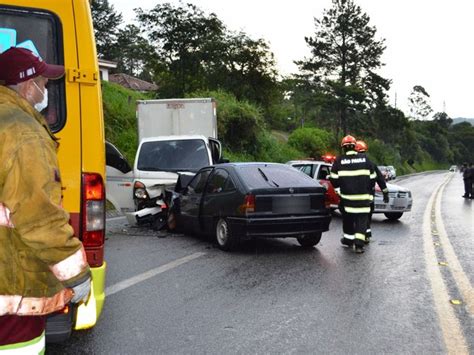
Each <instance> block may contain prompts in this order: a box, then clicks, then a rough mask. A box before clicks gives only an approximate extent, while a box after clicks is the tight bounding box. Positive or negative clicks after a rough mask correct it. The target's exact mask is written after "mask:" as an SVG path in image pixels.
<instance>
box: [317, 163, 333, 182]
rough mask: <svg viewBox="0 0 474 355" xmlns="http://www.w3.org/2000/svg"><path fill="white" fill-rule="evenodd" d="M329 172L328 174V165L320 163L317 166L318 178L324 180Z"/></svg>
mask: <svg viewBox="0 0 474 355" xmlns="http://www.w3.org/2000/svg"><path fill="white" fill-rule="evenodd" d="M329 174H330V170H329V166H325V165H322V166H321V167H320V168H319V172H318V180H326V179H327V176H328V175H329Z"/></svg>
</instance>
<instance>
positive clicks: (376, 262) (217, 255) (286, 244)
mask: <svg viewBox="0 0 474 355" xmlns="http://www.w3.org/2000/svg"><path fill="white" fill-rule="evenodd" d="M450 174H451V175H450ZM449 177H451V179H450V180H449V182H448V183H447V184H446V186H445V188H444V191H443V193H442V195H441V197H440V198H441V206H442V213H441V215H442V219H443V222H444V227H445V229H446V232H447V234H448V237H449V240H450V242H451V244H452V247H453V250H454V252H455V254H456V256H457V258H458V260H459V263H460V264H461V266H462V269H463V272H464V274H465V275H467V278H468V280H469V282H470V285H472V283H473V282H474V259H473V255H474V253H473V252H474V225H473V223H474V222H473V219H474V212H473V211H474V207H473V204H474V200H464V199H462V198H461V195H462V193H463V191H462V189H463V184H462V178H461V176H460V174H459V173H447V172H437V173H429V174H420V175H415V176H411V177H405V178H404V177H402V178H400V179H398V180H396V181H395V183H397V184H399V185H402V186H405V187H407V188H409V189H411V191H412V193H413V199H414V204H413V210H412V212H410V213H406V214H404V215H403V217H402V218H401V219H400V220H399V221H395V222H391V221H388V220H387V219H385V217H384V216H383V215H374V218H373V223H372V230H373V234H374V236H373V242H372V243H371V244H370V246H368V247H367V250H366V252H365V253H364V254H361V255H358V254H354V253H353V252H352V251H350V250H348V249H346V248H344V247H342V246H341V245H340V243H339V239H340V237H341V219H340V217H339V216H337V215H336V216H335V217H334V218H333V220H332V222H331V226H330V231H329V232H326V233H324V234H323V238H322V240H321V242H320V244H319V245H318V246H317V247H316V248H314V249H311V250H305V249H303V248H301V247H299V246H298V244H297V242H296V240H293V239H278V240H257V241H254V242H248V243H246V244H244V245H243V246H242V247H241V248H240V249H239V250H238V251H236V252H233V253H225V252H222V251H220V250H219V249H217V248H216V247H215V245H214V243H212V241H209V240H206V239H204V238H199V237H193V236H184V235H178V234H171V235H169V234H166V233H161V234H160V236H164V238H157V237H156V235H157V234H156V233H154V232H152V231H149V230H147V229H146V228H132V227H130V226H128V225H127V224H126V221H125V220H124V219H114V220H112V221H109V222H108V240H107V249H106V259H107V262H108V274H107V286H108V291H109V293H111V294H110V295H109V296H108V297H107V298H106V304H105V307H104V311H103V313H102V316H101V318H100V320H99V322H98V324H97V325H96V327H95V328H94V329H92V330H89V331H83V332H77V333H75V334H74V335H73V337H72V338H71V340H70V341H69V342H67V343H64V344H55V345H48V347H47V353H48V354H190V353H192V354H203V353H206V354H227V353H230V354H234V353H238V354H247V353H302V354H307V353H325V354H347V353H351V354H355V353H356V354H366V353H430V354H433V353H446V352H447V347H446V345H445V341H444V339H445V335H446V333H445V330H444V328H443V327H442V326H441V324H443V319H444V315H443V314H441V315H440V314H439V312H438V311H437V309H436V307H435V302H434V297H435V296H434V295H436V293H435V292H434V291H433V286H432V283H431V282H430V276H429V275H430V274H429V272H428V271H429V270H428V266H427V265H428V264H430V265H431V264H432V263H431V261H432V262H433V263H434V264H436V265H437V261H436V260H430V259H428V262H427V259H426V258H425V256H424V255H425V253H424V244H423V227H422V225H423V217H424V213H425V209H426V207H427V205H428V202H429V199H430V197H431V195H432V194H433V192H434V191H435V189H436V188H437V187H438V186H440V185H441V184H442V183H443V182H444V181H445V180H446V179H448V178H449ZM196 253H202V255H201V254H196ZM190 255H191V256H192V257H193V258H194V259H192V260H189V261H186V262H183V263H182V264H181V265H177V264H175V263H176V260H180V259H181V258H184V257H187V256H190ZM436 255H437V258H438V259H439V260H441V259H443V257H444V255H443V252H442V250H441V249H439V250H438V251H437V254H436ZM434 264H433V265H434ZM164 265H170V267H169V269H166V270H165V269H163V268H162V269H157V268H158V267H160V266H164ZM148 270H157V274H156V275H155V276H153V277H150V278H148V279H146V280H144V281H142V282H138V283H136V284H134V285H131V286H129V287H127V288H124V289H118V288H117V287H116V285H117V283H119V282H121V281H123V280H127V279H129V278H131V277H134V276H136V275H140V274H142V273H144V272H146V271H148ZM441 274H442V277H443V280H444V282H445V283H446V287H447V289H446V292H447V293H448V297H449V299H453V298H456V299H461V300H462V299H463V298H462V293H461V292H460V289H459V288H458V286H457V284H456V282H455V281H454V279H453V277H452V275H451V273H450V272H449V266H446V267H444V268H443V270H442V273H441ZM470 285H469V286H470ZM471 291H472V287H471ZM446 292H445V293H446ZM448 308H449V309H451V310H452V311H453V312H454V315H455V318H456V319H457V321H458V322H459V325H460V327H461V335H462V337H463V339H464V340H465V343H466V348H464V350H465V351H466V352H467V353H469V352H470V353H473V352H474V315H473V314H472V313H471V312H470V311H469V310H468V309H467V305H466V303H462V304H461V305H452V304H449V306H448Z"/></svg>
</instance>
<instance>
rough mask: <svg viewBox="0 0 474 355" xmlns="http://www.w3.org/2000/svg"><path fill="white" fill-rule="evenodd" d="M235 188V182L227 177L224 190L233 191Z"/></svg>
mask: <svg viewBox="0 0 474 355" xmlns="http://www.w3.org/2000/svg"><path fill="white" fill-rule="evenodd" d="M234 190H235V184H234V181H233V180H232V177H230V175H229V177H228V178H227V181H226V182H225V187H224V191H234Z"/></svg>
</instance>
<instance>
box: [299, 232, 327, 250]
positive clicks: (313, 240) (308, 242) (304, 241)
mask: <svg viewBox="0 0 474 355" xmlns="http://www.w3.org/2000/svg"><path fill="white" fill-rule="evenodd" d="M322 234H323V233H322V232H319V233H312V234H305V235H302V236H301V237H298V238H296V239H297V240H298V243H300V245H301V246H302V247H304V248H311V247H314V246H315V245H316V244H318V243H319V241H320V240H321V236H322Z"/></svg>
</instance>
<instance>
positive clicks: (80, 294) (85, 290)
mask: <svg viewBox="0 0 474 355" xmlns="http://www.w3.org/2000/svg"><path fill="white" fill-rule="evenodd" d="M72 290H73V291H74V297H73V298H72V300H71V302H72V303H80V302H85V301H87V298H88V297H89V293H90V292H91V278H90V277H88V278H87V280H86V281H84V282H82V283H80V284H79V285H76V286H74V287H73V288H72Z"/></svg>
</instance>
